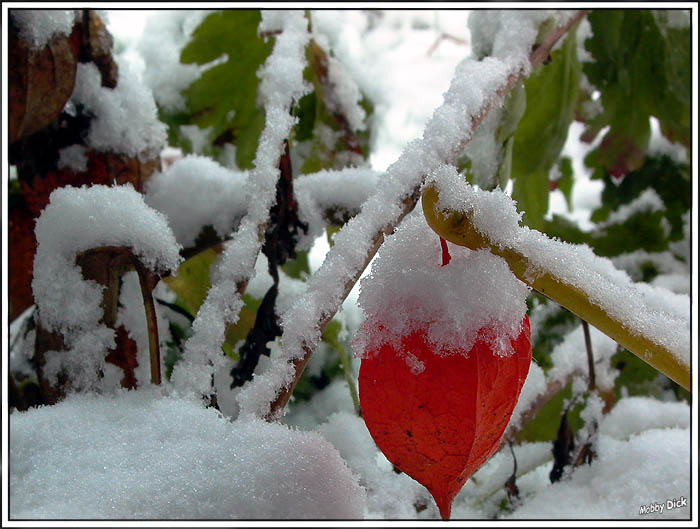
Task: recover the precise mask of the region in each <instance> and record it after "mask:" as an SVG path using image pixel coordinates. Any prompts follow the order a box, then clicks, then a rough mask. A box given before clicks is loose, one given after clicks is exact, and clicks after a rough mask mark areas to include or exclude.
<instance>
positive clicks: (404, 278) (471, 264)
mask: <svg viewBox="0 0 700 529" xmlns="http://www.w3.org/2000/svg"><path fill="white" fill-rule="evenodd" d="M448 247H449V251H450V255H451V260H450V262H449V264H447V265H446V266H443V263H442V258H441V248H440V239H439V237H438V236H437V234H435V232H433V231H432V230H431V229H430V228H429V227H428V225H427V223H426V222H425V217H423V215H422V214H421V213H418V214H414V215H410V216H409V217H408V218H407V219H406V220H405V221H404V222H403V223H402V224H401V225H400V226H399V228H398V229H397V231H396V232H395V233H394V234H393V235H390V236H388V237H387V238H386V239H385V241H384V244H383V245H382V248H381V249H380V250H379V252H378V254H377V257H376V259H375V260H374V262H373V264H372V271H371V273H370V274H369V275H368V276H366V277H365V278H364V279H362V281H361V284H360V297H359V304H360V307H361V308H362V310H363V312H364V313H365V315H366V320H365V321H364V322H363V324H362V326H361V327H360V330H359V331H358V333H357V334H356V336H355V338H354V339H353V348H354V349H355V354H356V355H358V356H366V355H368V354H372V353H371V352H372V351H377V350H379V349H380V347H381V346H382V345H383V344H385V343H389V344H392V345H393V346H394V347H395V348H396V349H397V350H398V349H401V347H400V343H401V339H402V337H405V336H408V335H409V334H411V333H413V332H416V331H420V330H423V331H425V333H426V338H427V340H428V341H429V342H430V343H431V344H433V345H434V346H435V348H436V349H435V350H436V354H438V355H451V354H462V355H465V356H466V355H468V353H469V351H470V349H471V348H472V346H473V345H474V344H475V343H476V341H477V339H479V338H484V339H486V338H488V339H489V341H492V343H493V344H494V354H499V355H502V356H509V355H510V354H512V353H513V350H512V346H511V343H510V341H511V340H515V339H516V338H517V337H518V335H519V334H520V332H521V325H522V320H523V318H524V317H525V311H526V308H527V307H526V304H525V300H526V298H527V296H528V294H529V293H530V289H529V288H528V287H527V286H526V285H525V284H524V283H522V282H521V281H519V280H518V279H517V278H516V277H515V276H514V275H513V273H512V272H511V271H510V269H509V268H508V265H507V264H506V262H505V261H504V260H503V259H502V258H500V257H497V256H495V255H493V254H492V253H490V252H489V251H488V250H479V251H472V250H469V249H467V248H464V247H460V246H456V245H452V244H449V245H448ZM407 285H410V288H407ZM377 329H382V331H381V332H378V331H377Z"/></svg>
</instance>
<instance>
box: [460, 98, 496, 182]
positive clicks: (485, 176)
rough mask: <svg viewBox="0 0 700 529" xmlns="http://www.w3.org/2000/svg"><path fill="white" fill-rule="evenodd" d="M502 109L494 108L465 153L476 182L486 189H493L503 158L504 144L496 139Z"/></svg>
mask: <svg viewBox="0 0 700 529" xmlns="http://www.w3.org/2000/svg"><path fill="white" fill-rule="evenodd" d="M502 113H503V112H502V110H501V109H500V108H494V109H493V110H492V111H491V112H489V114H488V116H486V118H485V119H484V121H483V122H482V123H481V126H480V127H479V128H478V129H477V130H476V132H475V133H474V135H473V136H472V140H471V141H470V142H469V143H468V144H467V146H466V148H465V149H464V152H463V154H464V155H466V156H468V157H469V160H470V161H471V167H470V170H469V172H470V173H471V174H472V175H473V176H474V183H475V184H477V185H479V186H480V187H481V188H484V189H492V188H493V187H495V185H496V183H497V181H496V176H497V173H498V168H499V165H500V163H501V158H502V153H501V151H502V145H501V144H500V143H499V142H498V141H497V140H496V131H497V129H498V126H499V125H500V123H501V116H502Z"/></svg>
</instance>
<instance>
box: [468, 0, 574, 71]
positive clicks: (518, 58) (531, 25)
mask: <svg viewBox="0 0 700 529" xmlns="http://www.w3.org/2000/svg"><path fill="white" fill-rule="evenodd" d="M564 16H566V14H565V13H559V12H556V11H551V10H540V9H537V10H531V11H521V10H517V11H512V10H498V11H496V10H483V11H473V12H472V13H470V15H469V21H468V24H469V30H470V31H471V37H472V49H473V50H474V55H475V56H476V57H483V56H486V55H490V56H493V57H495V58H498V59H501V60H505V61H506V62H511V63H526V62H527V56H528V54H529V53H530V47H531V46H532V44H533V43H534V42H535V38H536V37H537V32H538V31H539V28H540V25H541V24H542V23H543V22H545V21H546V20H547V19H548V18H550V17H554V18H555V21H556V22H558V23H563V22H564V20H563V17H564Z"/></svg>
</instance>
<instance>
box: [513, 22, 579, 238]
mask: <svg viewBox="0 0 700 529" xmlns="http://www.w3.org/2000/svg"><path fill="white" fill-rule="evenodd" d="M580 79H581V66H580V64H579V62H578V57H577V54H576V32H574V31H572V32H570V33H569V35H568V36H567V38H566V39H565V40H564V44H563V45H562V47H561V48H560V49H559V50H556V51H553V52H552V54H551V61H550V63H549V64H547V65H542V66H539V67H538V68H537V69H536V70H535V72H533V74H532V75H531V76H530V77H529V78H528V79H527V80H526V81H525V91H526V93H527V108H526V109H525V113H524V115H523V118H522V120H520V123H519V125H518V128H517V130H516V132H515V136H514V137H515V142H514V144H513V153H512V157H513V158H512V172H511V176H512V178H513V179H514V180H515V182H514V186H513V198H514V199H515V200H517V202H518V209H519V210H520V211H522V212H524V215H523V220H524V222H525V224H527V225H528V226H530V227H531V228H535V229H540V228H542V226H543V219H544V215H545V214H546V213H547V209H548V205H549V178H548V177H549V170H550V168H551V167H552V165H553V164H554V163H555V162H556V161H557V160H558V158H559V155H560V153H561V150H562V148H563V147H564V143H565V142H566V137H567V135H568V132H569V126H570V124H571V122H572V120H573V118H574V111H575V109H576V104H577V101H578V97H579V84H580Z"/></svg>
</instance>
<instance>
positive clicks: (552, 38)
mask: <svg viewBox="0 0 700 529" xmlns="http://www.w3.org/2000/svg"><path fill="white" fill-rule="evenodd" d="M586 13H587V11H585V10H581V11H578V12H577V13H576V14H575V15H574V16H573V17H571V18H570V19H569V20H568V21H567V22H566V23H565V24H564V25H563V26H561V27H558V28H555V29H554V30H553V31H552V32H551V33H550V34H548V35H547V36H546V37H545V39H544V40H543V41H542V43H541V44H540V45H539V46H538V47H536V48H535V49H534V50H533V51H532V53H531V54H530V58H529V60H530V66H531V68H533V69H534V68H535V67H537V66H539V65H540V64H542V63H543V62H544V61H545V60H546V59H547V57H548V56H549V52H550V51H551V49H552V47H553V46H554V44H555V43H556V41H557V40H558V39H559V38H560V37H561V36H562V35H564V34H566V33H567V32H568V31H569V29H571V28H572V27H573V26H575V25H576V24H577V23H578V22H579V20H581V19H582V18H583V17H584V16H585V15H586ZM524 77H525V73H524V72H523V71H519V72H517V73H513V74H511V75H510V76H509V77H508V78H507V80H506V83H505V84H504V85H503V86H502V87H501V88H500V89H499V90H498V91H497V92H496V94H495V97H493V98H490V99H489V100H488V101H487V102H486V103H485V104H484V105H483V106H482V107H481V109H480V111H479V112H478V114H477V115H476V116H474V117H473V118H472V121H471V131H472V132H474V131H476V129H477V128H478V127H479V125H480V124H481V122H482V121H483V120H484V118H486V116H487V115H488V113H489V111H490V110H491V109H492V107H493V106H494V105H496V104H497V103H498V102H499V101H502V99H503V98H504V97H505V96H506V95H507V94H508V92H510V90H511V89H513V88H514V87H515V86H516V85H517V84H518V83H519V82H520V81H521V80H522V79H523V78H524ZM468 118H469V116H465V119H468ZM470 140H471V135H470V136H469V137H467V138H464V139H463V140H462V141H461V142H460V144H459V146H458V149H457V150H456V152H455V153H454V156H455V157H456V156H457V155H458V154H459V152H461V151H462V150H463V149H464V146H466V144H467V143H468V142H469V141H470ZM448 161H449V160H448ZM426 176H427V175H423V178H421V181H420V182H419V183H418V185H416V186H415V187H414V188H413V190H412V192H411V193H410V195H409V196H408V198H406V199H404V200H403V202H402V203H401V211H400V213H399V215H398V216H397V217H396V218H395V219H394V221H393V222H390V223H389V224H386V225H384V226H382V228H381V229H380V230H379V231H378V232H377V233H376V234H375V235H374V237H373V239H372V243H371V245H370V249H369V251H368V253H367V255H366V257H365V259H364V261H363V263H362V265H361V266H360V267H357V269H356V270H354V273H353V274H352V278H351V279H350V280H349V281H347V282H346V283H345V284H344V287H343V295H342V299H341V300H340V301H339V302H338V303H337V306H336V307H335V310H333V311H325V312H322V314H321V317H320V320H319V322H318V324H319V328H320V330H321V332H323V330H324V329H325V327H326V325H327V324H328V322H329V321H330V320H331V319H332V318H333V316H334V314H335V312H336V311H337V310H338V308H339V306H340V304H341V303H342V301H343V300H344V299H345V298H346V297H347V296H348V294H349V293H350V291H351V290H352V288H353V286H354V285H355V283H356V282H357V281H358V279H359V278H360V276H361V274H362V272H363V271H364V269H365V268H366V267H367V265H368V264H369V263H370V261H371V260H372V258H373V257H374V255H375V253H376V252H377V250H378V249H379V247H380V246H381V245H382V243H383V241H384V235H385V234H390V233H392V232H393V231H394V229H395V228H396V226H398V225H399V224H400V223H401V221H402V220H403V219H404V217H405V216H406V215H408V214H409V213H410V212H411V211H412V210H413V208H414V207H415V206H416V204H417V202H418V198H419V197H420V190H421V187H422V185H423V183H424V181H425V178H426ZM331 251H333V249H332V250H331ZM315 348H316V344H313V343H309V342H308V341H306V340H304V341H303V343H302V351H303V356H301V357H300V358H296V359H294V360H293V361H292V363H293V366H294V370H295V373H294V378H293V380H292V382H291V383H290V384H289V385H288V386H286V387H285V388H282V389H281V391H280V392H279V393H278V395H277V397H276V399H275V400H274V401H273V402H272V403H271V406H270V411H269V413H267V414H266V415H265V418H266V419H267V420H269V421H273V420H277V419H278V417H279V416H280V412H281V410H282V409H283V408H284V406H285V405H286V404H287V402H288V400H289V398H290V397H291V395H292V392H293V391H294V387H295V386H296V384H297V382H298V381H299V379H300V378H301V375H302V373H303V372H304V369H305V368H306V365H307V364H308V362H309V358H310V357H311V355H312V354H313V352H314V350H315Z"/></svg>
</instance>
